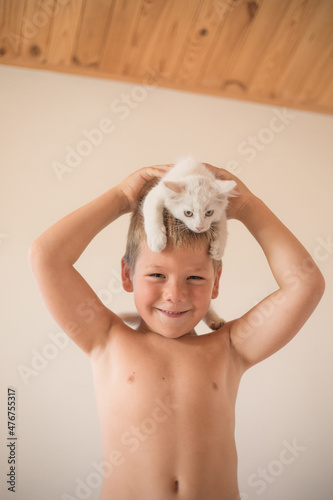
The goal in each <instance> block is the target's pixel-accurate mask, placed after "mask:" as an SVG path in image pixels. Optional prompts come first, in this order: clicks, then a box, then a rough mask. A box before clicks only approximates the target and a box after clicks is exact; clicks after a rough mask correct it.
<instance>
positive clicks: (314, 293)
mask: <svg viewBox="0 0 333 500" xmlns="http://www.w3.org/2000/svg"><path fill="white" fill-rule="evenodd" d="M298 287H299V289H298V290H295V289H293V288H292V287H291V288H290V289H286V290H281V289H278V290H276V291H275V292H273V293H272V294H270V295H269V296H268V297H266V298H265V299H264V300H262V301H261V302H259V304H257V305H256V306H254V307H253V308H252V309H251V310H250V311H248V312H247V313H246V314H244V316H242V317H241V318H238V319H236V320H234V321H233V322H232V324H231V327H230V339H231V343H232V345H233V346H234V348H235V350H236V351H237V353H238V354H239V355H240V356H241V358H242V359H243V361H244V363H245V365H246V366H247V367H250V366H252V365H254V364H256V363H258V362H259V361H262V360H264V359H265V358H267V357H269V356H271V355H272V354H274V353H275V352H277V351H278V350H279V349H281V348H282V347H283V346H284V345H286V344H287V343H288V342H289V341H290V340H291V339H292V338H293V337H294V336H295V335H296V333H297V332H298V331H299V330H300V328H301V327H302V326H303V324H304V323H305V322H306V320H307V319H308V317H309V316H310V315H311V313H312V312H313V310H314V309H315V307H316V305H317V304H318V302H319V300H320V297H321V296H322V293H323V284H322V282H321V280H320V279H319V281H318V283H317V284H316V286H314V285H312V286H311V285H310V284H305V283H299V284H298Z"/></svg>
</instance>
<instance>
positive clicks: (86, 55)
mask: <svg viewBox="0 0 333 500" xmlns="http://www.w3.org/2000/svg"><path fill="white" fill-rule="evenodd" d="M0 63H2V64H5V65H14V66H21V67H30V68H42V69H46V70H55V71H62V72H66V73H74V74H81V75H88V76H93V77H103V78H110V79H116V80H125V81H132V82H137V83H139V84H140V83H141V84H149V83H151V84H154V85H160V86H162V87H171V88H177V89H182V90H185V91H192V92H201V93H208V94H215V95H219V96H223V97H231V98H237V99H245V100H248V101H254V102H264V103H269V104H272V105H279V106H287V107H294V108H300V109H306V110H312V111H316V112H320V113H331V114H332V113H333V1H332V0H254V1H250V0H0Z"/></svg>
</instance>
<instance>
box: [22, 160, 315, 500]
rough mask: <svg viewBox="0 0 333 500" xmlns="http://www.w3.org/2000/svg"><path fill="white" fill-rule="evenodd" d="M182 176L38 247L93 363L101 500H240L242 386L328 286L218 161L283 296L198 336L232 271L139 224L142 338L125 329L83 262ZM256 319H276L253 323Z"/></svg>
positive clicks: (42, 275) (127, 277)
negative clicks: (100, 238)
mask: <svg viewBox="0 0 333 500" xmlns="http://www.w3.org/2000/svg"><path fill="white" fill-rule="evenodd" d="M169 168H172V167H170V166H157V167H147V168H142V169H140V170H138V171H136V172H134V173H133V174H131V175H130V176H129V177H127V178H126V179H125V180H124V181H123V182H121V183H120V184H119V185H117V186H115V187H113V188H111V189H110V190H109V191H107V192H106V193H105V194H103V195H102V196H100V197H99V198H97V199H96V200H94V201H92V202H91V203H89V204H88V205H85V206H84V207H82V208H80V209H78V210H76V211H75V212H73V213H72V214H70V215H68V216H67V217H65V218H64V219H62V220H61V221H60V222H58V223H57V224H55V225H54V226H52V227H51V228H50V229H48V230H47V231H46V232H45V233H44V234H42V235H41V236H40V237H39V238H38V239H37V240H36V241H35V242H34V243H33V245H32V247H31V252H30V257H31V266H32V269H33V272H34V275H35V278H36V281H37V283H38V286H39V288H40V290H41V293H42V295H43V298H44V300H45V302H46V304H47V306H48V308H49V310H50V312H51V314H52V315H53V316H54V318H55V319H56V321H57V322H58V323H59V325H60V326H61V328H62V329H63V330H64V331H65V332H66V333H67V334H68V335H69V336H70V337H71V338H72V340H73V341H74V342H75V343H76V344H77V345H78V346H79V347H80V348H81V349H82V350H83V351H84V352H85V353H86V354H88V356H89V357H90V359H91V363H92V367H93V373H94V381H95V390H96V397H97V404H98V413H99V418H100V424H101V432H102V443H103V462H104V471H105V474H104V476H105V477H104V484H103V487H102V492H101V496H100V500H176V499H179V500H237V499H239V498H240V497H239V491H238V485H237V453H236V447H235V440H234V428H235V401H236V395H237V390H238V386H239V382H240V379H241V377H242V375H243V373H244V372H245V371H246V370H247V369H248V368H250V367H251V366H253V365H254V364H255V363H258V362H259V361H261V360H263V359H265V358H267V357H268V356H270V355H271V354H273V353H275V352H276V351H277V350H278V349H281V347H283V346H284V345H285V344H286V343H287V342H289V341H290V340H291V339H292V338H293V337H294V335H295V334H296V333H297V332H298V331H299V329H300V328H301V327H302V325H303V324H304V323H305V321H306V320H307V318H308V317H309V316H310V314H311V313H312V312H313V310H314V309H315V307H316V305H317V304H318V302H319V300H320V298H321V296H322V294H323V291H324V280H323V277H322V275H321V273H320V271H319V269H318V268H317V266H316V264H315V263H314V261H313V260H312V258H311V257H310V255H309V254H308V252H307V251H306V250H305V248H304V247H303V246H302V245H301V244H300V243H299V241H298V240H297V239H296V238H295V237H294V236H293V235H292V234H291V233H290V232H289V231H288V229H287V228H286V227H285V226H284V225H283V224H282V223H281V222H280V221H279V220H278V219H277V218H276V217H275V215H274V214H273V213H272V212H271V211H270V210H269V209H268V208H267V207H266V205H265V204H264V203H263V202H262V201H261V200H260V199H259V198H257V197H256V196H255V195H253V194H252V193H251V192H250V191H249V190H248V189H247V187H246V186H245V185H244V184H243V183H242V182H241V181H240V180H239V179H237V178H236V177H235V176H233V175H232V174H230V173H229V172H227V171H226V170H223V169H219V168H216V167H213V166H210V165H209V168H211V169H212V170H213V171H214V173H215V175H216V176H217V177H218V178H221V179H233V180H235V181H236V183H237V196H235V197H233V198H231V200H230V203H229V207H228V217H229V218H235V219H237V220H239V221H240V222H242V223H243V224H244V225H245V227H246V228H247V229H248V230H249V231H250V232H251V233H252V235H253V236H254V237H255V238H256V240H257V241H258V243H259V245H260V246H261V247H262V249H263V251H264V253H265V256H266V258H267V260H268V263H269V266H270V268H271V271H272V273H273V276H274V278H275V280H276V282H277V290H276V291H274V292H273V293H272V294H270V295H269V296H268V297H266V298H265V299H264V300H263V301H262V302H260V303H259V304H257V305H256V306H255V307H254V308H253V309H252V310H250V311H249V312H247V313H246V314H244V316H242V317H240V318H237V319H235V320H233V321H230V322H228V323H226V324H225V325H223V326H222V327H221V328H220V329H218V330H216V331H214V332H210V333H207V334H206V335H198V336H197V335H196V334H195V331H194V328H195V326H196V325H197V324H198V323H199V321H200V320H201V319H202V318H203V317H204V316H205V314H206V312H207V310H208V308H209V305H210V300H211V299H212V298H216V297H217V295H218V291H219V279H220V274H221V267H220V266H219V263H216V262H215V261H213V260H212V259H211V258H210V257H209V254H208V243H207V238H206V239H205V237H203V239H202V240H200V238H199V240H195V241H192V240H191V239H189V240H187V243H186V238H185V241H183V242H182V243H181V244H180V245H179V244H178V245H176V244H175V243H174V242H172V241H171V237H169V240H168V246H167V248H166V249H165V250H164V251H163V252H161V253H153V252H152V251H151V250H150V249H149V248H148V247H147V245H146V242H145V241H144V238H143V236H142V234H143V233H142V230H141V232H140V228H139V229H138V231H136V230H137V228H138V224H136V228H135V230H134V232H135V233H138V234H135V235H134V233H133V234H132V233H131V232H130V235H129V242H128V247H127V252H126V256H125V257H126V258H124V259H123V260H122V279H123V287H124V289H125V290H126V291H128V292H134V298H135V304H136V307H137V310H138V312H139V314H140V317H141V323H140V325H139V327H138V328H137V330H134V329H132V328H130V327H129V326H127V325H125V324H124V323H123V321H122V320H121V319H120V318H119V317H118V316H117V315H116V314H115V313H114V312H111V311H110V310H109V309H108V308H107V307H105V306H104V305H103V304H102V303H101V301H100V300H99V298H98V297H97V295H96V294H95V293H94V291H93V290H92V289H91V288H90V286H89V285H88V284H87V283H86V281H85V280H84V279H83V278H82V276H81V275H80V274H79V273H78V272H77V271H76V269H75V268H74V263H75V262H76V261H77V259H78V258H79V256H80V255H81V253H82V252H83V251H84V249H85V248H86V247H87V245H88V244H89V242H90V241H91V240H92V239H93V238H94V237H95V236H96V235H97V233H99V232H100V231H101V230H102V229H103V228H105V227H106V226H108V225H109V224H110V223H111V222H112V221H114V220H115V219H116V218H118V217H120V216H121V215H122V214H125V213H128V212H132V211H135V209H136V208H137V206H138V200H139V192H140V191H141V189H142V188H143V187H144V186H145V185H146V183H147V182H148V181H150V180H152V179H155V178H158V177H163V175H165V173H166V171H167V170H168V169H169ZM193 234H194V233H192V235H193ZM140 235H141V236H140ZM206 236H207V235H206ZM135 238H136V239H137V242H138V244H137V245H136V244H135V241H134V240H135ZM189 238H190V236H189ZM132 239H133V241H132ZM115 241H116V236H115ZM133 242H134V243H133ZM135 245H136V246H137V248H136V247H135ZM88 305H89V306H90V308H91V309H93V310H94V312H95V314H93V315H91V317H89V321H88V318H87V315H85V314H83V313H82V311H83V310H86V308H87V306H88ZM267 311H269V313H268V312H267ZM253 314H255V315H256V316H255V317H256V318H258V314H259V316H260V317H261V318H262V321H260V322H259V321H256V322H254V321H251V315H253ZM258 323H259V324H258ZM254 324H255V325H256V326H252V325H254Z"/></svg>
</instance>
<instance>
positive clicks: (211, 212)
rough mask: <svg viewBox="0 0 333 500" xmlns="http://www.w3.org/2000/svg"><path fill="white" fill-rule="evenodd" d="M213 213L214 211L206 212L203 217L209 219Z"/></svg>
mask: <svg viewBox="0 0 333 500" xmlns="http://www.w3.org/2000/svg"><path fill="white" fill-rule="evenodd" d="M213 213H214V210H207V212H206V213H205V216H206V217H211V216H212V215H213Z"/></svg>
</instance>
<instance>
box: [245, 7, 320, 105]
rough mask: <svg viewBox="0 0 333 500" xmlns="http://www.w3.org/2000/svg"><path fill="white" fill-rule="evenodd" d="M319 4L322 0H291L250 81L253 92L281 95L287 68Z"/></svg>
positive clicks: (262, 94) (256, 94) (265, 94)
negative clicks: (319, 0)
mask: <svg viewBox="0 0 333 500" xmlns="http://www.w3.org/2000/svg"><path fill="white" fill-rule="evenodd" d="M317 5H318V0H307V1H304V0H293V1H292V2H290V3H289V6H288V9H287V10H286V11H285V15H284V16H283V17H282V19H281V22H280V25H279V26H278V29H277V30H276V31H275V33H274V34H273V36H272V38H271V42H270V44H269V45H268V47H267V50H266V53H265V55H264V57H263V59H262V61H261V64H259V66H258V67H257V70H256V72H255V74H254V75H253V78H252V80H251V82H250V84H249V92H250V94H251V95H253V96H259V95H260V96H270V97H272V98H273V99H275V98H276V97H277V96H278V95H279V93H280V90H279V89H280V88H281V82H282V81H283V78H284V75H285V71H286V68H287V67H288V65H289V63H290V61H291V60H292V58H293V55H294V52H295V51H296V50H297V46H298V45H299V42H300V39H301V37H302V34H303V33H304V30H305V29H306V26H307V25H308V24H309V22H310V21H311V18H312V17H313V15H314V13H315V11H316V8H317ZM286 97H287V98H288V96H286Z"/></svg>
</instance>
